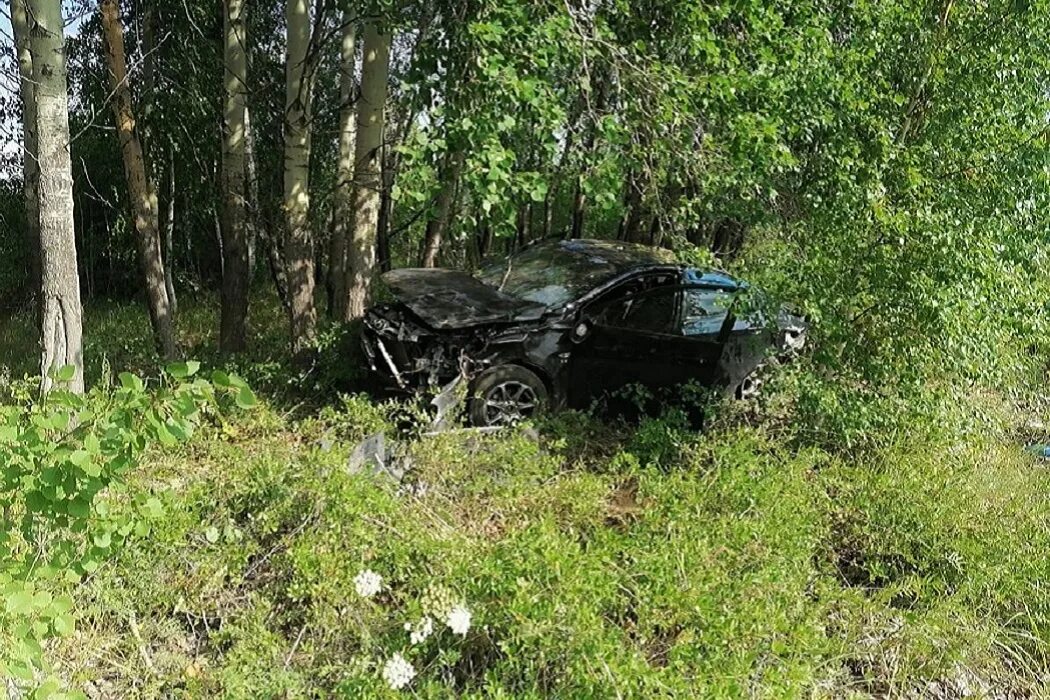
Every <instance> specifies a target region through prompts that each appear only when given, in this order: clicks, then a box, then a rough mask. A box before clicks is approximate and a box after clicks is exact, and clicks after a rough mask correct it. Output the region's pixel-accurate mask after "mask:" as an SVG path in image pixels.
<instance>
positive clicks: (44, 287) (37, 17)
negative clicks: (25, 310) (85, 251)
mask: <svg viewBox="0 0 1050 700" xmlns="http://www.w3.org/2000/svg"><path fill="white" fill-rule="evenodd" d="M28 9H29V18H30V25H29V29H30V36H31V37H32V38H31V41H30V43H31V47H32V52H33V82H34V85H35V91H34V92H35V97H36V100H35V103H36V104H35V107H36V136H37V154H38V158H39V161H38V162H39V182H38V197H39V200H38V201H39V222H40V254H41V255H40V263H41V298H40V304H41V321H42V322H41V333H40V338H41V350H42V352H41V362H40V370H41V374H42V377H43V378H42V385H41V389H42V391H44V392H47V391H49V390H50V389H51V388H52V386H53V381H52V379H51V376H50V374H51V372H53V371H55V370H57V369H61V368H63V367H66V366H72V367H74V373H73V378H72V380H71V381H70V382H69V384H68V388H69V389H70V390H72V391H74V392H78V393H79V392H83V391H84V349H83V342H84V341H83V325H82V323H83V315H82V314H83V311H82V309H81V304H80V278H79V275H78V273H77V248H76V238H75V236H74V233H73V166H72V162H71V160H70V155H69V98H68V96H67V92H66V89H67V88H66V60H65V42H64V39H63V35H62V28H63V25H62V8H61V2H60V0H30V1H29V3H28Z"/></svg>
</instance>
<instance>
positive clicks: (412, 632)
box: [405, 615, 434, 645]
mask: <svg viewBox="0 0 1050 700" xmlns="http://www.w3.org/2000/svg"><path fill="white" fill-rule="evenodd" d="M405 629H406V630H408V631H409V635H408V638H409V641H411V642H412V644H413V645H415V644H422V643H423V642H425V641H427V637H429V636H430V635H431V634H433V632H434V621H433V620H431V619H430V616H429V615H427V616H426V617H424V618H423V619H422V620H420V621H419V623H418V624H417V625H416V626H415V627H414V628H413V627H412V625H411V624H410V623H408V622H406V623H405Z"/></svg>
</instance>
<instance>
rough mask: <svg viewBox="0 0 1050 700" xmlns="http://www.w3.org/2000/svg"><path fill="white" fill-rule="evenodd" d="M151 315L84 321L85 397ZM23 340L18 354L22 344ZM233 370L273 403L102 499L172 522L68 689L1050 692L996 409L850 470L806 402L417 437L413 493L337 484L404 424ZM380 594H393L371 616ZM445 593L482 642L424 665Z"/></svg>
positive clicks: (1047, 627)
mask: <svg viewBox="0 0 1050 700" xmlns="http://www.w3.org/2000/svg"><path fill="white" fill-rule="evenodd" d="M260 313H271V314H272V315H271V316H268V317H267V318H271V319H273V320H274V325H273V327H271V328H275V327H277V319H278V318H279V314H276V313H275V312H262V311H260ZM138 315H142V316H143V318H144V314H141V312H140V310H139V309H137V308H123V307H109V308H102V309H91V310H90V311H89V315H88V318H89V324H90V325H89V328H91V329H94V330H93V331H92V332H93V333H94V334H95V335H96V337H98V338H99V340H98V341H97V342H98V345H95V346H93V348H94V349H93V350H91V351H90V353H89V360H88V361H89V366H92V367H94V369H93V370H92V374H91V376H94V377H96V378H97V377H100V376H102V372H101V370H102V367H103V366H104V363H103V361H102V358H109V361H110V364H111V366H114V367H117V366H118V365H117V364H115V363H116V362H118V361H124V362H127V363H130V364H135V363H140V365H143V364H146V358H148V356H149V348H148V345H144V341H143V340H142V338H143V337H145V334H146V331H147V328H146V327H145V325H144V322H143V319H139V318H136V317H137V316H138ZM182 325H183V329H184V336H183V337H184V339H188V338H194V340H192V341H191V342H186V340H184V343H185V344H186V345H187V346H188V347H193V348H200V349H203V348H205V347H206V346H207V344H208V343H210V342H213V333H212V332H211V328H212V327H213V326H214V310H213V309H212V308H211V307H210V306H203V307H192V308H189V309H187V310H186V311H185V312H184V316H183V319H182ZM10 328H11V326H5V330H4V332H3V338H2V339H0V342H2V343H3V347H4V348H5V351H4V354H3V356H4V357H7V356H8V354H7V352H6V349H7V348H11V347H13V344H14V343H18V342H24V337H25V334H24V333H22V334H21V337H22V340H21V341H20V340H19V337H20V334H19V333H18V332H14V333H12V332H11V331H10V330H9V329H10ZM100 328H104V329H109V330H110V331H115V330H116V329H118V328H123V329H124V332H123V333H122V334H121V335H119V336H116V335H110V336H108V337H103V336H101V335H99V334H100V333H101V331H99V330H98V329H100ZM187 328H191V329H192V328H197V329H199V330H198V331H194V332H188V331H186V330H185V329H187ZM256 328H259V326H258V325H257V326H256ZM129 329H135V330H134V331H133V332H131V331H130V330H129ZM276 335H277V333H276V332H275V333H274V337H276ZM117 337H119V338H122V339H124V340H122V341H121V342H120V343H116V344H114V343H113V339H114V338H117ZM272 347H273V346H271V350H272ZM92 363H93V364H92ZM239 364H240V366H241V367H242V368H245V369H246V370H247V372H246V373H247V374H251V373H252V372H254V373H255V375H256V376H257V377H259V378H260V379H261V380H262V381H263V382H264V383H265V384H268V386H270V387H271V392H270V393H271V397H272V398H271V401H270V402H268V403H264V405H263V406H262V407H260V408H259V409H257V410H255V411H252V412H250V413H247V414H242V415H240V416H237V417H234V418H233V419H232V421H231V422H230V423H228V424H226V425H225V426H223V427H219V426H218V425H216V426H213V427H212V428H210V429H209V430H206V431H204V432H203V433H202V434H200V435H199V436H198V437H197V438H195V439H194V440H193V441H192V442H191V443H189V444H187V445H184V446H182V447H179V448H176V449H170V450H163V451H162V450H157V451H154V452H152V453H151V455H150V457H149V458H148V459H147V460H146V461H145V463H144V465H143V466H142V467H141V468H140V469H138V470H137V471H136V472H135V473H134V475H133V476H132V478H131V480H130V482H129V484H128V486H127V489H126V490H124V491H122V492H119V493H114V494H111V495H110V496H108V497H109V498H114V499H121V498H128V497H129V496H130V495H135V494H138V493H144V492H149V493H152V494H157V495H159V496H160V498H161V499H162V501H163V503H164V506H165V513H164V516H163V517H162V518H161V519H160V520H159V521H157V522H156V523H155V525H154V528H153V531H152V532H151V533H150V534H149V535H148V536H146V537H141V538H138V539H135V540H134V541H133V542H132V543H131V544H130V545H128V546H127V547H126V548H125V549H124V550H123V551H122V552H121V553H120V554H118V555H117V556H116V557H115V558H114V559H112V560H111V561H109V562H108V563H107V564H105V565H104V566H103V567H102V568H100V569H99V570H98V571H97V572H96V573H95V574H94V575H93V576H92V577H91V578H89V579H87V580H86V581H85V582H83V583H82V584H81V585H80V586H79V588H78V591H77V596H76V597H77V606H78V607H77V610H78V612H79V615H80V622H79V625H78V631H77V633H76V635H75V636H74V637H72V638H67V639H63V640H60V641H58V642H56V643H55V645H54V646H53V647H52V648H50V649H49V650H48V652H49V656H50V658H51V660H52V661H53V662H54V663H55V664H56V669H57V670H58V672H59V673H60V675H61V676H62V677H63V678H65V679H66V680H67V681H68V682H69V683H70V684H71V685H72V686H74V687H81V688H89V689H92V690H93V691H95V692H98V693H101V694H102V695H103V696H106V697H127V698H136V697H137V698H155V697H188V698H198V697H199V698H212V697H230V698H259V697H330V696H334V697H347V698H358V697H384V696H387V695H390V696H394V695H397V694H398V693H395V692H394V691H391V690H389V689H387V688H386V686H385V684H384V682H383V680H382V678H381V669H382V666H383V664H384V663H385V661H386V660H387V659H388V658H390V657H391V655H393V654H394V653H396V652H400V653H403V654H404V655H405V656H406V658H408V659H409V660H410V661H411V663H412V664H413V665H414V666H415V668H416V670H417V671H418V676H417V677H416V678H415V679H414V681H413V682H412V684H411V685H410V686H409V688H408V689H407V690H405V691H401V693H402V694H403V693H408V694H409V695H410V696H414V697H428V698H445V697H449V696H450V695H457V696H460V697H471V698H482V697H492V698H540V697H558V698H599V697H602V698H604V697H638V698H660V697H667V698H693V697H705V698H709V697H710V698H736V697H768V698H784V697H806V698H810V697H818V698H842V697H858V698H860V697H900V696H906V695H909V694H911V695H912V696H920V697H921V696H934V697H962V696H963V694H964V693H963V690H964V689H966V688H969V689H970V690H972V691H973V692H974V693H976V696H977V697H981V696H982V694H983V695H985V696H991V695H992V691H993V690H994V691H995V692H997V693H1004V694H1005V693H1016V694H1017V696H1018V697H1024V696H1031V697H1041V696H1043V695H1044V694H1045V691H1044V690H1043V686H1042V683H1043V676H1044V675H1045V674H1046V672H1047V671H1048V670H1050V669H1048V663H1047V658H1046V651H1047V646H1046V645H1047V641H1048V640H1050V596H1048V595H1047V592H1046V590H1045V586H1046V581H1047V580H1050V473H1048V472H1047V470H1046V469H1045V467H1043V466H1042V465H1040V464H1038V463H1036V462H1034V461H1033V460H1032V459H1030V458H1029V457H1028V456H1026V455H1025V454H1023V453H1022V451H1021V450H1020V448H1019V446H1018V445H1017V444H1015V443H1014V442H1013V438H1012V437H1011V436H1012V435H1013V432H1012V431H1013V430H1014V428H1015V423H1016V422H1017V420H1018V417H1017V416H1015V415H1014V414H1012V413H1011V412H1010V411H1009V410H1007V409H1006V408H1004V407H1003V406H1001V405H998V404H997V403H996V401H997V400H998V399H997V397H994V396H993V397H990V399H989V397H984V398H982V399H981V400H980V401H979V402H978V398H977V397H971V401H969V402H966V403H962V402H961V403H959V404H958V405H956V406H955V407H954V408H953V415H954V417H955V418H956V420H955V421H953V422H950V423H945V424H944V425H949V426H951V427H950V428H944V427H943V425H942V426H941V428H942V429H934V428H936V427H937V426H932V427H931V426H929V425H916V427H915V430H914V431H913V432H912V433H910V434H908V433H905V434H899V435H896V436H895V437H894V438H893V439H888V440H884V441H882V442H881V444H882V445H883V446H881V447H878V448H872V449H868V450H865V451H856V452H851V451H850V450H848V449H842V450H827V449H821V448H819V447H817V446H813V445H808V446H807V445H806V444H805V443H804V441H803V440H801V439H800V438H799V432H794V431H792V430H791V429H790V427H789V426H790V424H791V421H790V420H789V417H790V414H789V413H786V412H788V411H789V410H790V409H789V407H790V404H791V401H790V395H789V390H788V389H781V390H779V391H780V392H781V393H779V394H777V395H776V396H774V397H773V398H772V399H771V400H770V401H769V402H768V403H767V404H764V405H763V406H762V407H760V408H759V409H757V410H755V411H752V410H750V409H748V410H741V409H740V408H739V407H736V408H733V409H731V410H728V411H727V412H726V413H725V414H724V415H723V416H722V417H721V418H720V419H719V420H718V421H716V424H715V425H714V426H713V427H712V429H711V430H710V431H709V432H707V433H706V434H697V433H695V432H691V431H689V430H687V429H685V428H684V427H682V425H681V424H680V422H679V421H678V420H677V419H676V418H675V417H674V416H673V415H669V416H666V417H664V418H662V419H651V420H647V421H644V422H643V423H642V424H641V425H639V426H622V425H606V424H603V423H602V422H600V421H598V420H595V419H593V418H590V417H588V416H585V415H581V414H576V413H568V414H563V415H561V416H556V417H553V418H551V419H548V420H545V421H543V422H542V423H540V424H539V425H538V426H536V427H537V429H538V430H537V431H536V432H535V433H533V432H531V431H529V430H515V431H509V432H506V433H503V434H499V435H495V436H481V435H478V434H477V433H474V432H472V431H458V432H452V433H447V434H443V435H438V436H431V437H416V438H413V439H410V440H406V441H404V443H403V449H404V450H406V451H407V453H408V455H409V456H410V457H411V459H412V462H413V469H412V470H411V472H410V476H409V478H408V480H407V482H406V483H405V484H400V485H399V484H396V483H393V482H391V481H389V480H385V479H381V478H375V477H371V476H368V475H363V474H351V473H349V472H348V471H347V470H346V468H345V465H346V460H347V457H348V454H349V451H350V450H351V449H352V447H353V444H354V443H355V442H356V441H357V440H359V439H360V438H361V437H362V436H364V435H366V434H368V433H370V432H372V431H374V430H376V429H382V428H385V429H387V430H388V433H389V434H390V435H391V436H393V435H396V434H397V433H398V430H397V429H396V428H395V426H394V423H395V422H401V423H403V422H404V420H405V416H406V415H411V413H412V412H411V411H409V410H407V409H406V408H405V407H402V406H398V405H396V404H375V403H373V402H372V401H371V400H369V399H367V398H365V397H363V396H346V397H344V398H343V400H335V397H334V396H328V397H327V399H328V400H327V401H322V400H315V401H313V402H312V403H311V404H310V405H311V406H314V407H315V408H311V409H310V410H299V411H296V412H294V413H291V414H290V413H289V410H288V408H289V402H290V401H293V400H294V401H299V398H294V399H293V392H290V391H289V390H288V386H287V383H285V384H281V382H279V381H277V379H278V378H279V377H281V376H284V374H283V373H285V372H286V370H285V369H284V364H283V363H282V360H281V359H280V357H279V355H278V357H277V358H276V359H274V358H268V357H266V356H265V353H264V352H262V351H259V354H258V355H255V356H254V357H251V358H249V359H246V360H241V361H240V362H239ZM334 364H335V363H334V362H333V363H332V364H331V365H325V364H324V363H323V362H322V366H332V365H334ZM15 371H16V372H18V371H23V370H19V369H17V368H16V370H15ZM326 381H327V380H319V379H317V378H316V377H315V376H314V375H310V374H306V375H304V376H303V377H300V378H299V379H297V380H296V383H295V393H294V397H301V396H302V395H303V393H304V392H306V391H308V390H316V389H317V387H321V389H320V390H321V391H322V393H323V392H326V391H328V390H327V389H325V388H324V387H326V386H327V384H326ZM264 393H266V392H265V391H264ZM323 403H327V404H328V405H327V407H325V408H323V409H321V410H317V409H316V406H318V405H320V404H323ZM290 416H291V417H290ZM774 419H777V420H774ZM931 420H932V419H931ZM957 425H958V426H966V427H967V428H968V430H966V431H964V432H962V431H959V430H957V429H956V428H955V426H957ZM402 427H403V426H402ZM802 434H804V431H803V433H802ZM365 569H371V570H373V571H375V572H377V573H379V574H381V575H382V576H383V578H384V583H385V586H384V590H383V591H382V593H380V594H379V595H378V596H377V597H376V598H373V599H365V598H362V597H361V596H359V595H358V594H357V593H356V591H355V584H354V578H355V577H356V576H357V575H358V574H359V573H360V572H361V571H362V570H365ZM436 590H441V591H444V592H445V593H444V594H443V595H445V596H450V597H451V598H453V599H455V600H459V601H462V602H463V603H465V604H466V606H467V607H469V608H470V610H471V612H472V614H473V620H472V627H471V630H470V632H469V633H468V634H467V635H466V636H465V637H459V636H456V635H453V634H452V633H451V632H450V631H448V630H447V629H444V625H443V624H441V623H440V621H439V622H438V624H437V625H436V628H437V634H435V636H434V637H431V638H430V639H429V640H427V642H426V643H425V644H423V645H420V646H412V645H410V644H409V639H408V633H407V632H406V631H405V629H404V624H405V623H406V622H409V623H412V622H415V621H417V620H419V618H420V617H421V616H422V615H423V614H424V613H425V612H426V611H427V609H428V608H427V605H426V604H425V601H426V600H428V599H429V598H432V597H433V596H434V595H435V591H436ZM937 693H941V694H940V695H937Z"/></svg>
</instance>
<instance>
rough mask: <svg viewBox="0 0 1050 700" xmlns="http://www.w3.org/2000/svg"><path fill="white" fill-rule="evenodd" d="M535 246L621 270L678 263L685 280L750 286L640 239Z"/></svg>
mask: <svg viewBox="0 0 1050 700" xmlns="http://www.w3.org/2000/svg"><path fill="white" fill-rule="evenodd" d="M532 246H534V247H537V248H547V249H550V250H553V249H558V250H559V251H561V252H563V253H566V254H570V255H578V256H581V257H588V258H595V259H596V260H600V261H602V262H608V263H611V264H612V265H614V266H615V267H616V268H618V269H619V270H620V272H621V273H622V272H629V271H631V270H635V269H638V268H645V267H677V268H678V269H680V270H682V271H683V274H684V277H685V282H686V284H700V285H704V286H707V287H718V288H720V289H727V290H738V289H744V288H746V287H747V283H746V282H743V281H741V280H738V279H737V278H735V277H733V276H732V275H730V274H728V273H726V272H722V271H721V270H715V269H712V268H698V267H691V266H688V265H686V264H684V263H682V262H679V260H678V258H677V257H675V254H674V253H672V252H671V251H670V250H667V249H666V248H657V247H655V246H648V245H642V244H640V243H627V242H624V241H601V240H596V239H588V238H570V239H567V240H546V241H537V242H536V243H533V244H532ZM532 246H530V247H532Z"/></svg>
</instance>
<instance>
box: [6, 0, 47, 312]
mask: <svg viewBox="0 0 1050 700" xmlns="http://www.w3.org/2000/svg"><path fill="white" fill-rule="evenodd" d="M11 30H12V32H13V33H14V39H15V52H16V54H17V58H18V74H19V79H20V80H19V87H20V94H21V99H22V131H23V134H24V137H23V139H24V142H25V149H24V150H23V152H22V187H23V196H24V198H25V208H26V234H27V242H28V250H29V303H30V304H31V305H32V306H33V308H34V309H36V311H37V316H38V321H39V311H40V307H39V305H38V303H37V302H38V300H39V296H40V220H39V214H38V212H37V179H38V177H39V170H38V166H37V146H36V95H35V94H34V93H35V90H34V88H33V86H34V82H33V53H32V51H31V49H30V35H29V17H28V15H27V13H26V5H25V0H11Z"/></svg>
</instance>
